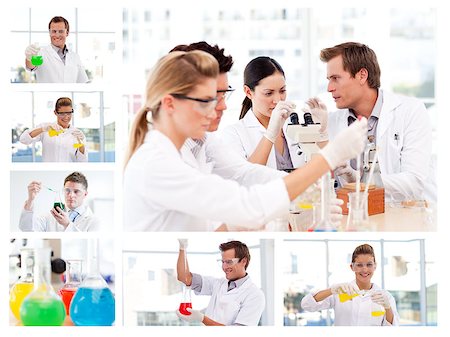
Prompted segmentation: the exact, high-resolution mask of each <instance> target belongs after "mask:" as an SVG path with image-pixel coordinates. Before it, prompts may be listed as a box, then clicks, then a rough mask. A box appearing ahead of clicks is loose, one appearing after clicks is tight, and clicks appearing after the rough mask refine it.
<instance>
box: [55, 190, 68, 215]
mask: <svg viewBox="0 0 450 337" xmlns="http://www.w3.org/2000/svg"><path fill="white" fill-rule="evenodd" d="M61 194H62V191H61V190H57V191H55V196H54V200H53V208H54V209H55V210H58V209H57V208H56V207H59V208H61V210H62V211H65V205H64V201H63V200H64V199H63V198H62V196H61Z"/></svg>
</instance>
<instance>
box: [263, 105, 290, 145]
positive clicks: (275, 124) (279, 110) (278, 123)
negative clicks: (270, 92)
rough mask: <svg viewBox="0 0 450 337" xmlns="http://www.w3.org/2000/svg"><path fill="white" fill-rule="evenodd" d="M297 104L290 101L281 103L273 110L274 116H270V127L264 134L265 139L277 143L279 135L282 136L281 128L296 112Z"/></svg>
mask: <svg viewBox="0 0 450 337" xmlns="http://www.w3.org/2000/svg"><path fill="white" fill-rule="evenodd" d="M294 109H295V104H294V103H292V102H288V101H279V102H278V103H277V105H276V106H275V108H274V109H273V110H272V115H271V116H270V121H269V125H268V126H267V130H266V132H265V133H264V137H266V138H267V139H268V140H270V141H271V142H272V143H275V140H276V139H277V137H278V135H279V134H280V131H281V128H282V127H283V125H284V122H285V121H286V119H287V118H288V117H289V116H290V114H291V113H293V112H294Z"/></svg>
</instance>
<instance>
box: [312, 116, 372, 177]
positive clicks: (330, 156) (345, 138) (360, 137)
mask: <svg viewBox="0 0 450 337" xmlns="http://www.w3.org/2000/svg"><path fill="white" fill-rule="evenodd" d="M366 141H367V119H366V118H364V117H363V118H361V119H360V120H357V121H355V122H354V123H353V124H352V125H350V126H349V127H348V128H347V129H345V130H344V131H341V132H340V133H339V134H338V135H337V136H336V138H335V139H334V140H333V141H331V142H330V143H328V145H327V146H325V147H324V148H323V149H322V150H320V151H319V153H320V154H322V156H323V157H324V158H325V160H326V161H327V162H328V165H329V166H330V168H331V169H332V170H334V169H335V168H336V167H338V166H339V165H343V164H344V163H345V162H346V161H347V160H349V159H351V158H355V157H356V156H359V155H360V154H361V152H362V151H363V150H364V147H365V145H366Z"/></svg>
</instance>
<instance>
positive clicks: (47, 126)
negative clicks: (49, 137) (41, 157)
mask: <svg viewBox="0 0 450 337" xmlns="http://www.w3.org/2000/svg"><path fill="white" fill-rule="evenodd" d="M41 128H42V131H43V132H49V131H50V129H53V130H56V131H61V130H63V127H62V126H61V125H59V124H58V123H43V124H42V126H41Z"/></svg>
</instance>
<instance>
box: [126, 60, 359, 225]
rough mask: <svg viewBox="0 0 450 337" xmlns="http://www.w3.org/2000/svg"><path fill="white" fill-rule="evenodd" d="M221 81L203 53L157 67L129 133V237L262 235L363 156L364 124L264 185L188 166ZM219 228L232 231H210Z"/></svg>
mask: <svg viewBox="0 0 450 337" xmlns="http://www.w3.org/2000/svg"><path fill="white" fill-rule="evenodd" d="M218 74H219V68H218V64H217V61H216V60H215V58H214V57H213V56H211V55H210V54H208V53H205V52H202V51H190V52H182V51H178V52H172V53H170V54H168V55H166V56H164V57H163V58H161V59H160V60H159V61H158V63H157V64H156V66H155V68H154V70H153V72H152V74H151V75H150V77H149V80H148V83H147V90H146V92H147V98H146V106H145V107H144V108H143V109H141V110H140V111H139V112H138V113H137V115H136V118H135V120H134V123H133V126H132V129H131V134H130V143H129V151H128V156H127V160H126V167H125V173H124V227H125V229H126V230H130V231H207V230H227V229H228V228H227V226H229V225H238V226H244V227H245V228H247V229H253V230H255V229H259V228H260V227H261V225H264V224H265V223H267V222H269V221H271V220H273V219H275V218H278V217H280V216H284V215H286V214H287V213H288V211H289V204H290V201H291V200H293V199H294V198H295V197H296V196H297V195H299V194H300V193H302V192H303V191H304V190H305V189H306V188H307V187H308V186H309V185H310V184H312V183H313V182H315V181H316V180H317V179H318V178H320V177H321V176H322V175H323V174H324V173H325V172H327V171H328V170H330V169H333V168H334V167H336V166H337V165H339V163H342V162H343V161H345V160H347V159H349V158H353V157H355V156H356V155H357V154H359V153H361V151H362V149H363V147H364V138H365V133H366V132H367V130H366V127H367V126H366V120H364V119H363V120H362V121H360V122H358V123H356V124H355V125H354V126H353V127H352V128H349V129H347V130H345V133H343V134H342V135H341V137H339V139H336V140H335V142H334V143H330V144H329V145H328V146H327V147H325V148H324V149H323V150H322V151H321V155H318V156H316V157H315V158H313V160H311V162H309V163H308V165H306V166H305V167H303V168H301V169H298V170H296V171H294V172H292V173H291V174H289V175H288V176H286V177H284V178H279V179H275V180H273V181H271V182H268V183H266V184H258V185H253V186H250V187H243V186H241V185H239V183H237V182H236V181H230V180H226V179H223V178H221V177H219V176H217V175H215V174H208V173H205V172H201V171H199V170H198V169H195V168H193V167H191V166H189V165H188V164H186V163H185V162H184V161H183V159H182V158H181V156H180V149H181V147H182V146H183V144H184V142H185V140H186V139H187V138H193V139H200V138H202V137H203V136H204V134H205V131H206V130H207V129H208V127H209V125H210V123H211V121H212V120H213V119H214V118H215V117H216V113H215V109H214V108H215V105H216V101H217V97H216V96H217V92H216V90H217V76H218ZM149 122H151V125H152V127H151V128H149ZM218 221H220V222H222V223H225V224H227V225H221V226H220V227H219V228H212V227H211V223H214V222H218Z"/></svg>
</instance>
